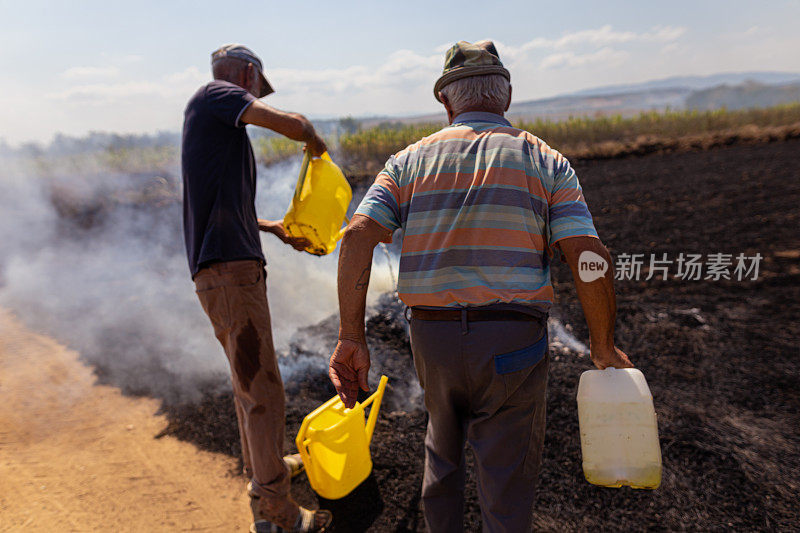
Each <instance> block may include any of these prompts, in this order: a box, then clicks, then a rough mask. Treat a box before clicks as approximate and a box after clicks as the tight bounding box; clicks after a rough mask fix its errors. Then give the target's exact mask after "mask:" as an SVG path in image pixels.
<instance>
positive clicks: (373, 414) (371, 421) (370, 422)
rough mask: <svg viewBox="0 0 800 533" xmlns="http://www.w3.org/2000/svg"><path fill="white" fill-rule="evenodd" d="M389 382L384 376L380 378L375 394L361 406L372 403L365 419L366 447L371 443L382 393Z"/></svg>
mask: <svg viewBox="0 0 800 533" xmlns="http://www.w3.org/2000/svg"><path fill="white" fill-rule="evenodd" d="M387 381H389V378H387V377H386V376H381V381H380V383H378V390H376V391H375V394H373V395H372V396H370V397H369V398H368V399H367V400H366V401H365V402H364V403H362V404H361V407H365V406H366V405H368V404H370V403H372V402H375V403H373V405H372V409H370V412H369V418H368V419H367V428H366V430H365V433H366V435H367V445H369V443H370V442H372V432H373V431H375V424H376V423H377V422H378V411H379V410H380V408H381V400H383V392H384V391H385V390H386V382H387Z"/></svg>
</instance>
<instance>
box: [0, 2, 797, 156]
mask: <svg viewBox="0 0 800 533" xmlns="http://www.w3.org/2000/svg"><path fill="white" fill-rule="evenodd" d="M456 5H457V6H463V7H460V8H459V9H456V8H455V7H454V6H456ZM798 21H800V0H792V1H775V2H771V3H768V4H766V5H757V4H755V3H752V2H717V1H714V2H704V1H701V0H695V1H692V2H683V1H674V2H614V1H611V2H596V1H595V2H592V1H575V2H565V1H561V2H534V1H530V0H529V1H511V2H499V1H498V2H486V1H483V2H469V1H461V2H459V3H457V4H454V3H438V2H431V1H426V2H417V1H407V2H403V3H397V2H378V1H373V2H310V1H309V2H285V1H284V2H236V1H231V2H224V3H223V2H208V1H204V0H198V1H194V2H183V1H173V2H171V1H168V0H162V1H160V2H153V1H137V2H130V1H127V2H114V1H105V2H98V1H84V2H81V1H76V2H71V3H66V2H41V1H35V0H30V1H25V2H20V1H7V0H0V68H2V72H3V75H2V77H0V138H3V139H5V140H6V141H8V142H9V143H11V144H18V143H20V142H23V141H28V140H37V141H48V140H49V139H50V138H51V137H52V135H53V134H54V133H55V132H59V131H60V132H65V133H68V134H72V135H80V134H83V133H86V132H88V131H91V130H101V131H117V132H154V131H156V130H179V129H180V127H181V117H182V111H183V107H184V104H185V102H186V100H187V99H188V98H189V97H190V96H191V94H192V93H193V92H194V91H195V90H196V89H197V87H199V86H200V85H201V84H202V83H204V82H205V81H206V80H208V79H209V78H210V73H209V64H208V61H209V54H210V52H211V51H212V50H213V49H215V48H216V47H218V46H219V45H221V44H223V43H227V42H241V43H245V44H247V45H248V46H250V47H251V48H252V49H254V50H255V51H256V53H258V54H259V55H260V56H261V57H262V59H263V61H264V64H265V68H266V72H267V76H268V78H269V79H270V81H271V82H272V84H273V86H274V87H275V88H276V91H277V92H276V94H274V95H271V96H269V97H268V98H267V99H266V101H267V103H269V104H271V105H274V106H275V107H278V108H282V109H287V110H291V111H297V112H301V113H304V114H306V115H308V116H310V117H332V116H345V115H354V116H363V115H375V114H378V115H409V114H421V113H430V112H436V111H438V110H439V107H438V106H439V104H438V103H437V102H436V101H435V100H434V99H433V96H432V92H431V90H432V86H433V83H434V81H435V80H436V77H437V76H438V73H439V72H440V71H441V66H442V62H443V57H444V50H445V49H446V48H447V47H448V46H449V45H451V44H452V43H454V42H455V41H458V40H462V39H463V40H468V41H475V40H479V39H484V38H491V39H494V40H495V42H497V43H498V48H499V51H500V55H501V59H502V60H503V61H504V63H505V64H506V66H507V67H508V68H509V70H510V71H511V75H512V85H513V86H514V95H515V100H517V101H519V100H527V99H533V98H541V97H547V96H552V95H555V94H562V93H567V92H572V91H575V90H579V89H584V88H588V87H596V86H602V85H609V84H617V83H631V82H639V81H645V80H649V79H655V78H663V77H667V76H673V75H702V74H713V73H718V72H737V71H745V70H779V71H789V72H800V53H798V50H800V35H798V32H797V31H796V24H797V22H798Z"/></svg>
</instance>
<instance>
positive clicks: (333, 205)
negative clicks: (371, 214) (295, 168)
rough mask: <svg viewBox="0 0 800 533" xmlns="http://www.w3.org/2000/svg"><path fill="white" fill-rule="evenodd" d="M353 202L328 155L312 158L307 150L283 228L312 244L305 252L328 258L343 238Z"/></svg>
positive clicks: (346, 185) (348, 187)
mask: <svg viewBox="0 0 800 533" xmlns="http://www.w3.org/2000/svg"><path fill="white" fill-rule="evenodd" d="M352 198H353V190H352V189H351V188H350V184H349V183H347V179H345V177H344V174H343V173H342V171H341V170H340V169H339V167H337V166H336V164H334V162H333V161H331V158H330V156H329V155H328V152H325V153H324V154H322V156H321V157H314V158H312V157H310V155H309V152H308V150H306V153H305V156H303V164H302V165H301V166H300V175H299V176H298V178H297V185H295V188H294V196H293V197H292V203H291V204H290V205H289V210H288V211H287V212H286V215H284V217H283V225H284V227H285V228H286V231H287V232H288V233H289V234H290V235H292V236H293V237H305V238H306V239H308V240H309V241H311V244H310V245H309V246H308V247H307V248H306V249H305V251H306V252H308V253H310V254H314V255H327V254H329V253H331V252H332V251H333V250H334V249H335V248H336V243H337V242H339V239H341V238H342V234H343V233H344V225H346V224H347V222H348V220H347V208H348V207H349V206H350V200H352Z"/></svg>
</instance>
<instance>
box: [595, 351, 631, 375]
mask: <svg viewBox="0 0 800 533" xmlns="http://www.w3.org/2000/svg"><path fill="white" fill-rule="evenodd" d="M590 352H591V355H590V357H591V358H592V362H593V363H594V366H596V367H597V368H599V369H600V370H603V369H604V368H608V367H614V368H633V363H631V360H630V359H628V356H627V355H626V354H625V352H623V351H622V350H620V349H619V348H617V347H616V346H611V347H610V348H609V347H605V346H604V347H602V348H600V347H598V346H595V345H592V346H591V348H590Z"/></svg>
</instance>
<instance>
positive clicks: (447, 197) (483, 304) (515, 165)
mask: <svg viewBox="0 0 800 533" xmlns="http://www.w3.org/2000/svg"><path fill="white" fill-rule="evenodd" d="M509 81H510V75H509V73H508V71H507V70H506V69H505V68H504V67H503V64H502V63H501V62H500V59H499V57H498V54H497V50H496V49H495V46H494V44H493V43H492V42H491V41H481V42H477V43H474V44H471V43H467V42H464V41H462V42H459V43H458V44H456V45H454V46H453V47H452V48H451V49H450V50H449V51H448V52H447V56H446V59H445V65H444V72H443V74H442V76H441V77H440V78H439V80H438V81H437V82H436V85H435V87H434V95H435V97H436V99H437V100H439V101H440V102H441V103H442V104H444V107H445V109H446V110H447V116H448V119H449V121H450V125H449V126H448V127H446V128H444V129H442V130H440V131H439V132H437V133H434V134H433V135H431V136H429V137H426V138H424V139H422V140H420V141H419V142H416V143H414V144H412V145H411V146H409V147H407V148H405V149H404V150H401V151H400V152H398V153H397V154H395V155H394V156H392V157H390V158H389V160H388V161H387V162H386V167H385V168H384V170H383V171H381V172H380V173H379V174H378V176H377V178H376V179H375V183H374V184H373V185H372V187H371V188H370V189H369V191H368V192H367V194H366V196H365V197H364V200H363V201H362V202H361V205H360V206H359V207H358V210H357V211H356V214H355V216H354V217H353V220H352V221H351V223H350V225H349V227H348V228H347V231H346V233H345V236H344V239H343V241H342V249H341V253H340V258H339V280H338V287H339V289H338V290H339V306H340V313H341V316H340V320H341V322H340V329H339V342H338V344H337V346H336V349H335V351H334V353H333V355H332V357H331V361H330V372H329V373H330V377H331V380H332V382H333V384H334V385H335V387H336V389H337V391H338V392H339V395H340V396H341V398H342V400H343V401H344V403H345V405H347V406H353V405H354V403H355V401H356V396H357V393H358V389H359V388H361V389H364V390H368V386H367V373H368V370H369V365H370V361H369V351H368V349H367V345H366V341H365V332H364V312H365V302H366V293H367V285H368V283H369V275H370V267H371V265H372V252H373V248H374V247H375V245H376V244H377V243H378V242H390V241H391V239H392V233H393V232H394V231H396V230H398V229H402V232H403V246H402V252H401V257H400V276H399V281H398V293H399V296H400V298H401V299H402V300H403V302H404V303H405V304H406V305H408V306H409V307H410V308H411V348H412V352H413V354H414V364H415V367H416V370H417V376H418V377H419V381H420V384H421V385H422V387H423V389H424V391H425V406H426V408H427V410H428V415H429V418H428V429H427V435H426V437H425V473H424V480H423V486H422V501H423V505H424V512H425V521H426V524H427V526H428V529H430V530H431V531H433V532H440V531H461V530H462V529H463V507H464V477H465V463H464V443H465V441H466V442H467V443H469V445H470V446H471V447H472V449H473V451H474V454H475V458H476V463H477V469H478V496H479V499H480V506H481V513H482V518H483V524H484V529H485V530H487V531H513V532H521V531H529V530H530V529H531V520H532V507H533V500H534V487H535V485H536V481H537V477H538V473H539V468H540V464H541V454H542V446H543V443H544V428H545V391H546V386H547V370H548V363H549V356H548V344H547V343H548V339H547V323H546V319H547V313H548V310H549V308H550V306H551V304H552V301H553V287H552V284H551V282H550V268H549V263H550V258H551V256H552V254H553V253H554V252H560V253H561V254H562V257H564V258H565V259H566V262H567V263H568V264H569V265H570V267H571V269H572V273H573V277H574V281H575V285H576V288H577V293H578V297H579V298H580V301H581V304H582V306H583V311H584V314H585V316H586V321H587V323H588V326H589V332H590V342H591V358H592V361H594V363H595V365H597V366H598V367H599V368H605V367H608V366H614V367H630V366H633V365H632V364H631V362H630V360H629V359H628V357H627V356H626V355H625V354H624V353H623V352H622V351H621V350H620V349H619V348H617V347H616V346H615V344H614V320H615V315H616V304H615V298H614V288H613V275H612V271H613V269H611V268H607V269H606V272H605V274H604V275H603V276H602V277H600V278H599V279H593V280H591V279H589V278H587V281H584V280H582V279H581V276H580V275H579V265H578V263H579V259H578V258H579V257H580V256H581V254H582V253H584V252H592V253H593V254H596V255H597V256H599V257H595V262H596V261H597V260H598V259H600V258H602V259H600V261H603V260H604V261H606V262H607V264H608V265H610V264H611V258H610V256H609V254H608V252H607V251H606V249H605V247H604V246H603V244H602V243H601V242H600V239H599V238H598V236H597V232H596V230H595V228H594V224H593V222H592V217H591V215H590V213H589V209H588V207H587V205H586V202H585V200H584V197H583V193H582V191H581V187H580V184H579V183H578V178H577V176H576V175H575V171H574V170H573V169H572V167H571V166H570V164H569V162H568V161H567V160H566V159H565V158H564V157H563V156H562V155H561V154H560V153H558V152H556V151H555V150H553V149H552V148H550V147H549V146H547V144H545V143H544V142H543V141H542V140H541V139H539V138H537V137H535V136H534V135H532V134H530V133H528V132H526V131H522V130H519V129H516V128H513V127H512V126H511V124H510V123H509V122H508V121H507V120H506V119H505V118H504V117H503V114H504V113H505V111H507V110H508V106H509V105H510V103H511V86H510V84H509ZM592 277H595V278H596V276H592Z"/></svg>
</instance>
